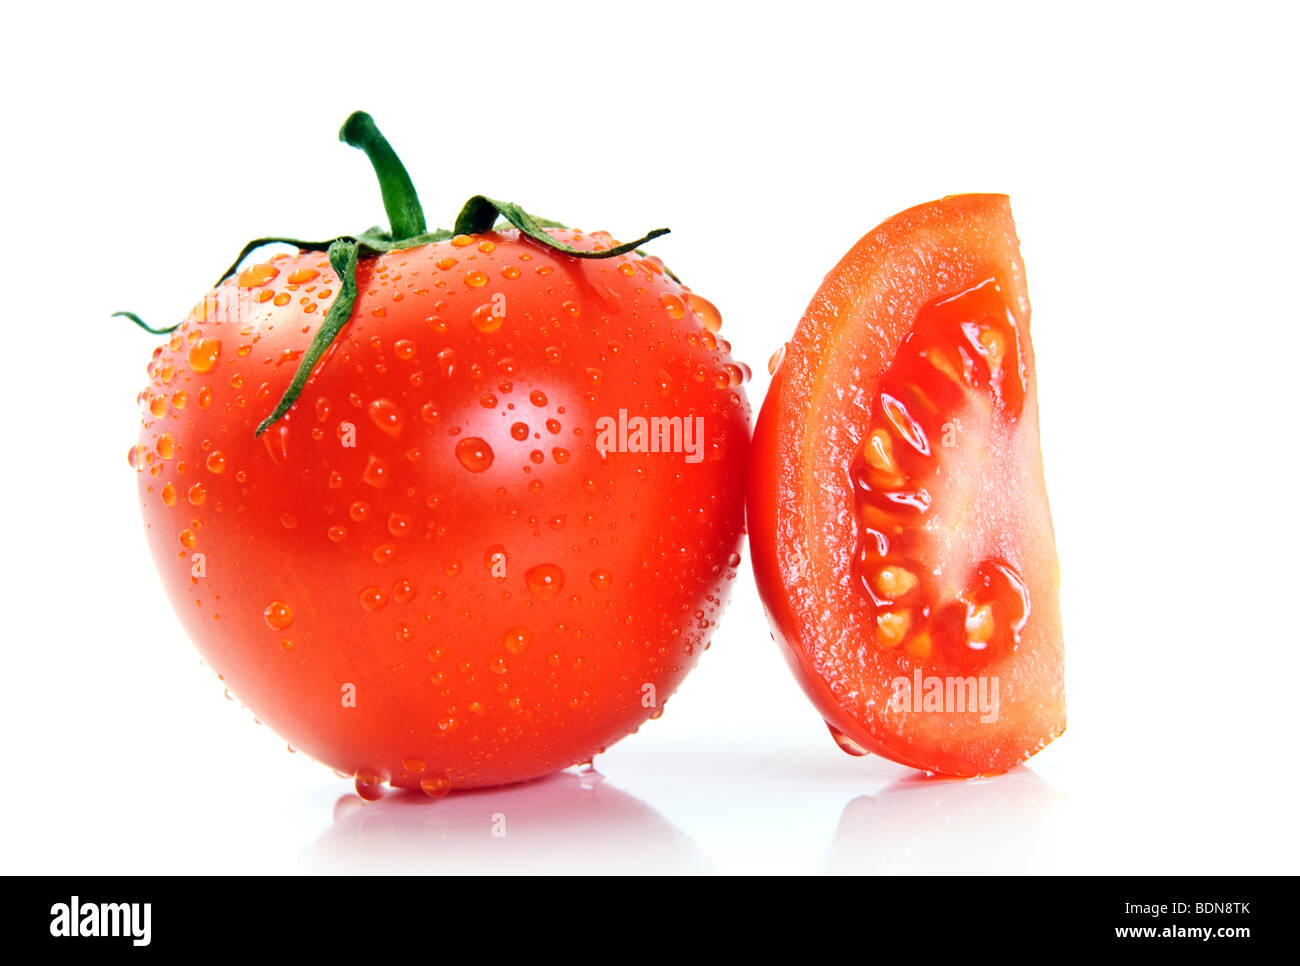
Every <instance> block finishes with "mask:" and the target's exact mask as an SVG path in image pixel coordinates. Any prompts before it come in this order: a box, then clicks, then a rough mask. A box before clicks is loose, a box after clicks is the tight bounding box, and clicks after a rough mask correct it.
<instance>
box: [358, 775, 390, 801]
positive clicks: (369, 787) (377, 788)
mask: <svg viewBox="0 0 1300 966" xmlns="http://www.w3.org/2000/svg"><path fill="white" fill-rule="evenodd" d="M353 787H354V788H356V790H357V797H358V798H360V799H361V800H362V801H366V802H377V801H379V799H381V798H383V797H384V780H383V779H382V778H380V777H379V776H378V775H372V774H364V773H362V772H357V776H356V780H355V782H354V783H353Z"/></svg>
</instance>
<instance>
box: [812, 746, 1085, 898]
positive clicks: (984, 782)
mask: <svg viewBox="0 0 1300 966" xmlns="http://www.w3.org/2000/svg"><path fill="white" fill-rule="evenodd" d="M1065 804H1066V798H1065V796H1063V795H1061V794H1059V793H1058V792H1056V791H1053V790H1052V788H1051V787H1050V786H1049V785H1047V784H1046V783H1045V782H1044V781H1043V780H1042V779H1041V778H1039V777H1038V776H1037V775H1035V774H1034V773H1033V772H1032V771H1030V770H1029V769H1027V768H1023V767H1021V768H1017V769H1015V770H1014V771H1012V772H1010V773H1008V774H1006V775H1001V776H999V777H997V778H988V779H979V780H974V781H951V780H945V779H932V778H924V777H921V776H919V775H911V776H908V777H906V778H902V779H900V780H898V781H896V782H894V783H893V784H891V785H888V786H886V787H885V788H884V789H883V790H881V791H879V792H878V793H876V794H874V795H859V796H857V797H855V798H853V799H852V800H851V801H849V803H848V804H847V805H845V806H844V811H843V812H842V813H841V814H840V822H839V827H838V828H837V829H836V832H835V840H834V842H833V844H832V845H831V848H830V849H829V850H828V853H827V855H826V859H825V862H824V863H823V868H822V870H821V871H824V872H827V873H831V874H864V873H879V874H891V873H903V874H908V873H924V872H943V873H954V874H959V873H967V872H969V873H1021V872H1029V871H1032V870H1035V869H1042V868H1043V867H1045V866H1046V867H1050V866H1051V865H1052V861H1051V855H1050V852H1051V851H1052V850H1053V849H1054V848H1055V847H1056V839H1055V838H1054V836H1053V835H1052V830H1053V829H1054V827H1055V823H1056V819H1057V818H1058V817H1059V816H1060V814H1061V811H1062V808H1063V806H1064V805H1065Z"/></svg>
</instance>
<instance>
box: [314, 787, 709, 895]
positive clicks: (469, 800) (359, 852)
mask: <svg viewBox="0 0 1300 966" xmlns="http://www.w3.org/2000/svg"><path fill="white" fill-rule="evenodd" d="M300 864H301V865H302V867H303V868H304V870H305V871H307V872H321V873H340V872H341V873H385V872H393V873H441V874H456V873H471V874H476V873H486V874H516V873H527V872H547V873H560V874H564V873H577V874H583V873H590V874H600V873H618V872H636V873H649V874H655V873H664V874H692V873H711V872H713V871H714V870H713V869H712V867H711V866H710V864H709V862H708V860H707V859H706V858H705V857H704V855H703V853H701V852H700V850H699V849H698V848H697V847H696V845H695V843H694V842H692V841H691V840H690V839H689V838H688V837H687V836H686V835H684V834H683V833H682V832H681V831H679V830H678V829H677V828H675V827H674V826H673V825H671V824H670V823H669V822H668V821H667V820H666V819H665V818H664V817H663V816H662V815H660V814H659V813H658V812H656V811H655V810H654V809H652V808H651V807H650V806H648V805H646V804H645V803H644V802H642V801H640V800H639V799H637V798H635V797H633V796H632V795H629V794H628V793H627V792H624V791H622V790H621V789H618V788H616V787H614V786H613V785H611V784H610V783H609V782H608V781H606V780H604V778H603V776H601V775H600V774H599V773H597V772H584V773H581V774H578V773H574V772H560V773H558V774H555V775H549V776H547V777H545V778H539V779H537V780H535V781H531V782H525V783H523V784H519V785H511V786H508V787H504V788H488V789H481V790H470V791H464V792H457V793H452V794H451V795H448V796H447V797H446V798H442V799H438V800H431V799H429V798H428V797H426V796H424V795H421V794H419V793H414V792H405V791H394V792H390V793H389V794H388V795H386V796H384V797H383V798H381V799H380V800H378V801H375V802H363V801H361V799H359V798H357V797H356V796H355V795H345V796H343V797H342V798H340V799H339V800H338V802H337V803H336V804H335V807H334V822H333V824H332V825H331V826H330V827H329V828H328V829H326V830H325V831H324V832H323V833H322V834H321V835H320V837H319V838H318V839H317V840H316V841H315V842H314V843H313V844H312V845H311V846H309V847H308V848H307V849H306V851H305V852H304V853H303V855H302V856H301V858H300Z"/></svg>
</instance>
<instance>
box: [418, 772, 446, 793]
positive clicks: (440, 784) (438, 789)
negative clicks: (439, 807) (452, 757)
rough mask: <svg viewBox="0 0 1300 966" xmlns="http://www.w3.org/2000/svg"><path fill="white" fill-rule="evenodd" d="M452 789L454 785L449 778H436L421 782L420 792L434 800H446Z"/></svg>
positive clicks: (425, 779)
mask: <svg viewBox="0 0 1300 966" xmlns="http://www.w3.org/2000/svg"><path fill="white" fill-rule="evenodd" d="M451 789H452V784H451V779H449V778H443V777H442V776H436V777H430V778H423V779H421V780H420V791H422V792H424V794H426V795H428V796H429V797H430V798H433V799H438V798H446V797H447V794H448V793H449V792H450V791H451Z"/></svg>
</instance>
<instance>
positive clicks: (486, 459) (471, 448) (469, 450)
mask: <svg viewBox="0 0 1300 966" xmlns="http://www.w3.org/2000/svg"><path fill="white" fill-rule="evenodd" d="M495 455H496V454H494V453H493V452H492V447H491V446H489V445H488V443H487V440H485V439H481V438H479V437H478V436H467V437H465V438H464V439H462V440H461V441H460V442H458V443H457V444H456V459H458V460H459V461H460V465H461V466H463V467H465V469H467V470H469V471H470V472H471V473H482V472H483V471H485V470H486V469H488V467H490V466H491V465H492V461H493V459H494V458H495Z"/></svg>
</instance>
